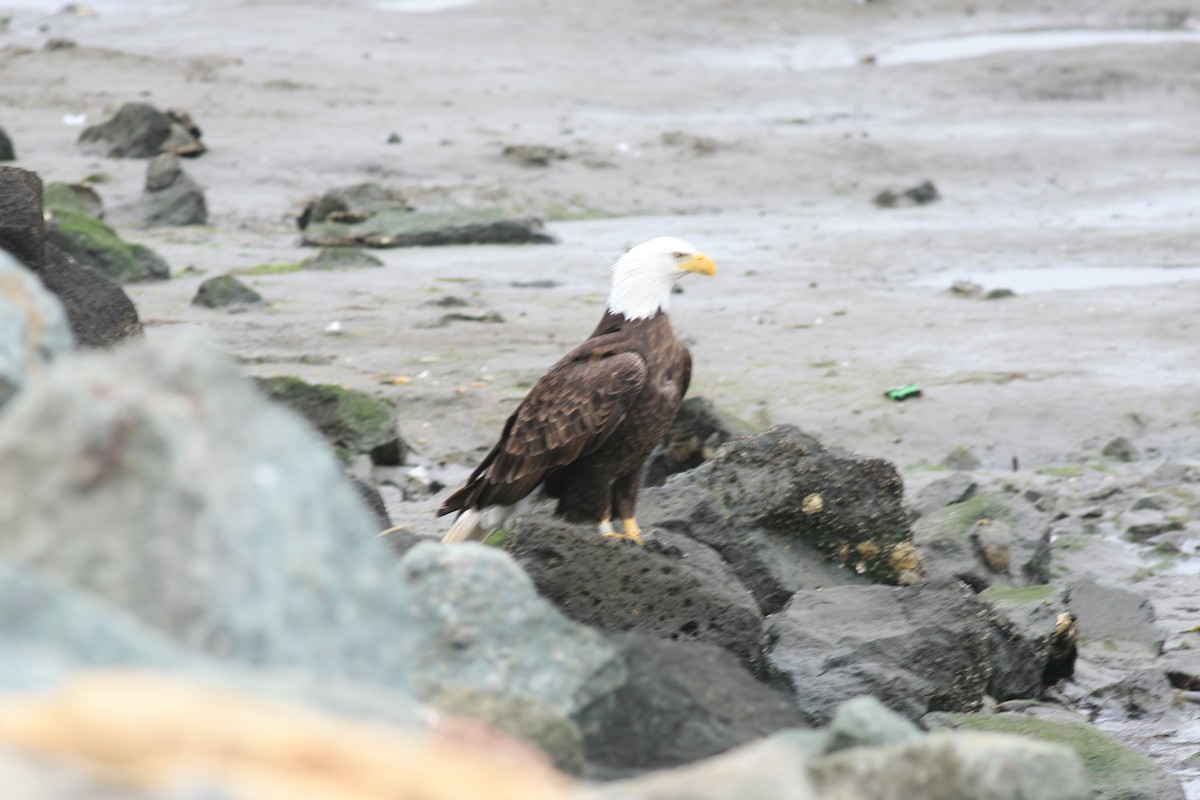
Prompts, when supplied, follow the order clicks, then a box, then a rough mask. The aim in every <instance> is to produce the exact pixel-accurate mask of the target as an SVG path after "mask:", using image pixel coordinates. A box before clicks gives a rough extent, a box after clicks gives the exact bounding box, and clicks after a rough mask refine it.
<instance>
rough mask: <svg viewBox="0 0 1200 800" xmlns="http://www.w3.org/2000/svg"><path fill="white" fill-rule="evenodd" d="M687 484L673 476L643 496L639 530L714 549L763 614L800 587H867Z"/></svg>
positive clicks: (811, 551)
mask: <svg viewBox="0 0 1200 800" xmlns="http://www.w3.org/2000/svg"><path fill="white" fill-rule="evenodd" d="M686 481H687V479H686V477H684V478H682V479H681V478H676V479H673V480H671V481H670V482H669V483H667V485H666V486H662V487H657V488H652V489H648V490H646V491H645V492H643V493H642V495H641V498H640V501H639V503H638V518H639V520H640V521H641V523H642V526H643V528H656V529H663V530H669V531H675V532H676V533H682V534H684V535H685V536H688V537H690V538H692V539H694V540H696V541H699V542H703V543H704V544H706V545H708V546H709V547H711V548H713V549H714V550H716V551H717V552H718V553H719V554H720V556H721V558H723V559H724V560H725V562H726V563H727V564H729V566H730V567H731V568H732V569H733V571H734V573H735V574H736V575H737V576H738V578H739V579H740V580H741V582H742V583H743V584H744V585H745V586H746V588H748V589H749V590H750V591H751V592H752V593H753V594H754V597H755V599H756V600H757V601H758V605H759V607H760V608H761V609H762V610H763V612H764V613H767V614H771V613H774V612H776V611H778V610H779V609H781V608H783V606H784V605H785V604H786V603H787V601H788V600H789V599H790V598H791V596H792V595H793V594H794V593H795V592H796V591H798V590H800V589H819V588H822V587H825V586H845V585H866V584H869V583H870V581H869V580H868V579H866V578H864V577H863V576H861V575H857V574H855V573H854V572H851V571H850V570H848V569H845V568H844V567H841V566H839V565H838V564H836V563H834V562H833V561H830V560H829V559H827V558H825V556H824V555H822V554H821V553H820V552H819V551H818V550H816V549H815V548H813V547H810V546H809V545H807V544H806V543H804V542H802V541H798V540H797V539H796V538H795V537H793V536H790V535H788V534H783V533H777V532H773V531H770V530H766V529H764V528H761V527H753V526H748V525H745V524H744V523H742V522H741V521H740V520H738V519H735V518H734V517H733V516H732V515H731V514H729V513H727V512H725V511H723V510H722V509H721V508H720V507H719V505H718V501H717V499H715V498H714V497H713V495H712V494H710V493H709V492H708V491H707V490H705V489H702V488H700V487H699V486H697V485H695V484H691V483H687V482H686Z"/></svg>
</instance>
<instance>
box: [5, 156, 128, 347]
mask: <svg viewBox="0 0 1200 800" xmlns="http://www.w3.org/2000/svg"><path fill="white" fill-rule="evenodd" d="M0 248H2V249H5V250H8V251H9V252H10V253H12V254H13V255H14V256H16V258H17V260H18V261H20V262H22V263H23V264H24V265H25V266H26V267H28V268H29V269H31V270H33V272H34V273H36V274H37V275H38V277H40V278H41V279H42V283H43V284H45V286H46V288H47V289H49V290H50V291H51V292H53V293H54V294H55V295H56V296H57V297H58V299H59V300H60V301H61V302H62V304H63V307H64V308H65V309H66V313H67V319H68V320H69V321H70V324H71V331H72V332H73V333H74V335H75V340H76V343H77V344H78V345H79V346H80V347H109V346H112V345H114V344H116V343H118V342H120V341H124V340H125V339H128V338H132V337H136V336H140V335H141V333H142V324H141V322H140V321H139V320H138V315H137V309H135V308H134V306H133V302H132V301H131V300H130V299H129V295H127V294H125V292H124V291H123V290H122V289H121V287H120V286H118V285H117V284H116V283H115V282H114V281H112V280H110V279H109V278H108V277H107V276H105V275H103V274H101V273H100V272H97V271H96V270H94V269H90V268H88V267H86V266H84V265H82V264H80V263H78V262H77V261H76V260H75V259H74V258H72V257H71V256H69V255H68V254H66V253H64V252H63V251H62V250H61V249H59V248H58V247H56V246H54V245H52V244H49V243H47V242H46V224H45V219H44V218H43V215H42V182H41V179H39V178H38V176H37V175H36V174H35V173H33V172H29V171H28V170H23V169H17V168H15V167H0Z"/></svg>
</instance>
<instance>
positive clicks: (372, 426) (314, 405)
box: [258, 375, 408, 463]
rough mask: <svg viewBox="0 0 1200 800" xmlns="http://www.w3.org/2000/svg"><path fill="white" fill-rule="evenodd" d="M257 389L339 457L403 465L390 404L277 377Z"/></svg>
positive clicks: (337, 388) (330, 386)
mask: <svg viewBox="0 0 1200 800" xmlns="http://www.w3.org/2000/svg"><path fill="white" fill-rule="evenodd" d="M258 387H259V388H260V389H261V390H262V391H263V393H264V394H265V395H266V396H267V397H269V398H270V399H271V400H273V401H275V402H276V403H280V404H282V405H285V406H287V407H288V408H290V409H292V410H293V411H295V412H296V413H298V414H300V415H301V416H303V417H304V418H305V419H307V420H308V421H309V422H310V423H312V425H313V427H315V428H316V429H317V430H318V431H319V432H320V433H321V435H322V436H324V437H325V438H326V439H327V440H328V441H329V443H330V444H331V445H332V446H333V447H334V449H335V450H337V452H338V453H339V455H341V456H342V457H343V458H348V457H349V456H352V455H356V454H358V453H370V454H371V455H372V459H373V460H375V459H376V456H375V453H376V452H378V453H379V459H380V460H377V461H376V463H385V462H387V463H403V462H404V454H405V453H406V452H407V450H408V445H407V444H405V443H404V441H403V440H402V439H401V438H400V436H399V434H397V432H396V410H395V408H393V406H392V405H391V403H389V402H387V401H385V400H380V399H378V398H375V397H372V396H371V395H369V394H367V393H366V392H360V391H358V390H357V389H346V388H344V387H342V386H336V385H334V384H313V383H306V382H305V381H302V380H300V379H299V378H293V377H290V376H286V375H281V376H277V377H271V378H259V379H258Z"/></svg>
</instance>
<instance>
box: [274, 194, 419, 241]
mask: <svg viewBox="0 0 1200 800" xmlns="http://www.w3.org/2000/svg"><path fill="white" fill-rule="evenodd" d="M383 211H412V207H411V206H409V205H408V201H407V200H405V199H404V195H402V194H401V193H400V192H398V191H396V190H394V189H389V188H387V187H385V186H380V185H379V184H378V183H356V184H354V185H352V186H339V187H338V188H336V189H330V190H329V191H327V192H326V193H325V194H323V195H321V196H320V197H318V198H317V199H316V200H313V201H311V202H309V203H308V205H306V206H305V207H304V210H303V211H302V212H301V213H300V217H299V218H298V219H297V224H298V225H299V226H300V229H301V230H304V229H305V228H307V227H308V226H309V225H314V224H319V223H322V222H337V223H342V224H354V223H357V222H362V221H363V220H365V219H367V218H368V217H371V216H374V215H375V214H378V213H380V212H383Z"/></svg>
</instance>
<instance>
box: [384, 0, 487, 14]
mask: <svg viewBox="0 0 1200 800" xmlns="http://www.w3.org/2000/svg"><path fill="white" fill-rule="evenodd" d="M477 2H479V0H376V2H375V5H376V6H378V7H379V8H382V9H383V10H384V11H400V12H403V13H406V14H431V13H433V12H435V11H449V10H450V9H452V8H465V7H466V6H473V5H475V3H477Z"/></svg>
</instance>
